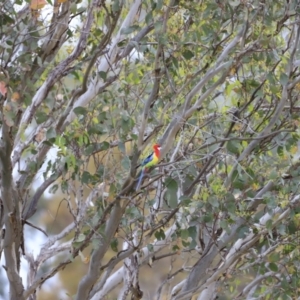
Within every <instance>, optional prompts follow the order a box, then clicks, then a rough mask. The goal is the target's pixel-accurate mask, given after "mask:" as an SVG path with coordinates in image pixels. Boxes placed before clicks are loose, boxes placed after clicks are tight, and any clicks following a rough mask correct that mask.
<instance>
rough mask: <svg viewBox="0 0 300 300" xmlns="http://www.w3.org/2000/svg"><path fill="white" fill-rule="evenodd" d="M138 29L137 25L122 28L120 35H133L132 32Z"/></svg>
mask: <svg viewBox="0 0 300 300" xmlns="http://www.w3.org/2000/svg"><path fill="white" fill-rule="evenodd" d="M139 28H140V27H139V26H138V25H133V26H129V27H126V28H123V29H122V30H121V34H130V33H133V32H134V31H137V30H138V29H139Z"/></svg>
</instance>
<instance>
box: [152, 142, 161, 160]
mask: <svg viewBox="0 0 300 300" xmlns="http://www.w3.org/2000/svg"><path fill="white" fill-rule="evenodd" d="M160 149H161V146H160V145H159V144H154V145H153V150H154V153H155V155H156V156H157V157H159V156H160Z"/></svg>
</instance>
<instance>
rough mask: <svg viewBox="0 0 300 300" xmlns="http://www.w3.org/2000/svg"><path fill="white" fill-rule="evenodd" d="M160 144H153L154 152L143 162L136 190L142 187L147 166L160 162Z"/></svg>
mask: <svg viewBox="0 0 300 300" xmlns="http://www.w3.org/2000/svg"><path fill="white" fill-rule="evenodd" d="M160 149H161V147H160V145H159V144H154V145H153V152H152V153H151V154H150V155H149V156H147V157H146V158H145V159H144V160H143V162H142V163H141V167H142V171H141V174H140V177H139V181H138V184H137V186H136V190H139V188H140V187H141V183H142V180H143V177H144V172H145V170H146V169H147V168H149V167H152V166H155V165H156V164H158V162H159V158H160Z"/></svg>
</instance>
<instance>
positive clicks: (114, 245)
mask: <svg viewBox="0 0 300 300" xmlns="http://www.w3.org/2000/svg"><path fill="white" fill-rule="evenodd" d="M110 247H111V249H112V250H113V251H114V252H118V251H119V250H118V239H116V238H113V239H112V241H111V242H110Z"/></svg>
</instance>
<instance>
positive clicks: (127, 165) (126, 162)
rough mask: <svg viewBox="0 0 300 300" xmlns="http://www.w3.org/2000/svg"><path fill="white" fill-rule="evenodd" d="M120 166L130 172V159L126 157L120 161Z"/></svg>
mask: <svg viewBox="0 0 300 300" xmlns="http://www.w3.org/2000/svg"><path fill="white" fill-rule="evenodd" d="M121 165H122V167H123V168H124V169H125V170H127V171H128V170H130V166H131V161H130V159H129V158H128V157H127V156H126V157H124V158H123V159H122V161H121Z"/></svg>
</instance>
